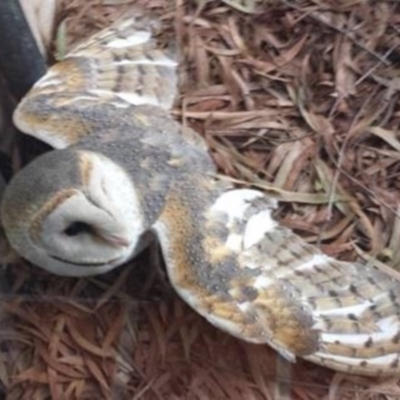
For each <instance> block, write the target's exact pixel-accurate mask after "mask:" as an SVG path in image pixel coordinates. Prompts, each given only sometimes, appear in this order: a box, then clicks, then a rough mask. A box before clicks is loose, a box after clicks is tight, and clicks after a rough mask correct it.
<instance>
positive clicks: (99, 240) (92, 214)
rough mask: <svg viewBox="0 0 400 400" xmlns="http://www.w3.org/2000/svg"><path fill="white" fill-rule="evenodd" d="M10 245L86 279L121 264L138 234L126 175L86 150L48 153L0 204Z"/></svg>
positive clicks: (137, 210)
mask: <svg viewBox="0 0 400 400" xmlns="http://www.w3.org/2000/svg"><path fill="white" fill-rule="evenodd" d="M1 215H2V220H3V224H4V227H5V230H6V232H7V237H8V239H9V241H10V243H11V245H12V246H13V247H14V248H15V249H16V250H17V251H18V252H19V253H20V254H21V255H22V256H23V257H24V258H26V259H27V260H29V261H31V262H32V263H34V264H36V265H38V266H41V267H42V268H45V269H47V270H49V271H51V272H53V273H55V274H59V275H67V276H87V275H93V274H99V273H104V272H107V271H109V270H111V269H113V268H114V267H116V266H118V265H120V264H122V263H124V262H125V261H127V260H128V259H129V258H131V257H132V256H133V255H135V250H136V249H137V247H138V244H139V242H140V239H141V236H142V234H143V233H144V232H145V231H146V227H145V225H146V224H145V219H144V216H143V213H142V212H141V205H140V200H139V195H138V193H137V191H136V189H135V187H134V184H133V183H132V180H131V179H130V178H129V176H128V175H127V174H126V172H125V171H124V170H123V169H122V168H121V167H120V166H119V165H117V164H116V163H114V162H113V161H111V160H110V159H108V158H107V157H105V156H103V155H101V154H97V153H92V152H89V151H80V150H79V151H78V150H72V149H68V150H56V151H53V152H50V153H47V154H45V155H43V156H41V157H39V158H38V159H36V160H35V161H33V162H32V163H31V164H30V167H29V168H28V169H23V170H22V171H20V172H19V173H18V174H17V175H16V176H15V177H14V178H13V180H12V181H11V183H10V185H9V186H8V187H7V190H6V193H5V195H4V200H3V204H2V209H1Z"/></svg>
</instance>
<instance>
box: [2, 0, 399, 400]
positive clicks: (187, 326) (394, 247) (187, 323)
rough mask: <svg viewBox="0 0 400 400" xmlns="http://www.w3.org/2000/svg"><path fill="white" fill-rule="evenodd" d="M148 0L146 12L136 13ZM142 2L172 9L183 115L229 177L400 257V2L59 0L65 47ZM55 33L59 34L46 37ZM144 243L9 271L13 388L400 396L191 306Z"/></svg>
mask: <svg viewBox="0 0 400 400" xmlns="http://www.w3.org/2000/svg"><path fill="white" fill-rule="evenodd" d="M132 10H136V11H132ZM126 12H139V13H142V14H143V15H154V16H156V17H157V18H159V19H160V20H161V22H162V24H161V28H160V34H159V40H160V45H166V44H168V43H169V42H171V41H173V40H175V41H176V43H177V47H178V48H179V53H180V55H181V67H180V98H179V99H178V100H177V102H176V106H175V108H174V110H173V112H172V113H173V115H174V116H175V117H176V118H177V119H178V120H179V121H180V122H182V123H183V124H185V125H186V126H191V127H192V128H193V129H195V130H196V131H197V132H199V133H200V134H201V135H202V136H203V137H204V138H205V140H206V141H207V143H208V146H209V149H210V153H211V155H212V157H213V158H214V161H215V162H216V164H217V165H218V167H219V176H220V177H221V179H229V180H231V181H232V182H234V183H235V184H236V185H238V186H240V187H254V188H257V189H260V190H262V191H264V192H265V193H266V194H267V195H269V196H272V197H275V198H276V199H278V200H279V201H280V207H279V210H278V212H277V215H276V217H277V218H278V219H279V220H280V221H281V223H283V224H285V225H286V226H288V227H290V228H292V229H294V230H295V231H296V232H298V233H299V234H300V235H301V236H302V237H303V238H304V239H305V240H307V241H308V242H312V243H315V244H317V245H319V246H320V247H321V249H322V250H324V251H325V252H327V253H328V254H331V255H333V256H334V257H337V258H339V259H345V260H355V259H357V258H359V257H362V258H365V259H366V260H367V262H372V263H376V264H377V267H378V268H383V269H384V270H386V271H389V272H390V273H391V274H392V275H393V276H395V277H396V279H398V278H397V276H398V268H399V265H400V252H399V249H398V247H399V246H398V244H399V238H400V204H399V203H400V163H399V160H400V157H399V150H400V138H399V126H400V101H399V97H400V83H399V82H400V78H399V67H400V3H399V2H397V1H390V0H387V1H383V0H382V1H380V2H376V1H372V0H340V1H330V0H264V1H257V0H221V1H217V0H208V1H207V0H197V1H196V0H187V1H184V0H175V1H172V0H136V1H133V0H131V1H129V0H73V1H67V0H62V1H59V4H58V10H57V14H56V18H55V21H56V24H55V32H54V39H53V41H52V42H51V46H50V47H51V48H52V51H51V54H52V55H53V57H51V58H50V59H55V57H54V54H58V55H59V56H62V54H64V53H65V49H68V48H70V47H71V45H72V44H73V43H76V42H78V41H79V40H81V39H82V38H83V37H87V36H89V35H90V34H92V33H93V32H95V31H96V30H98V29H100V28H103V27H105V26H107V25H108V24H110V23H111V22H112V21H114V20H115V19H117V18H118V16H120V15H123V14H124V13H126ZM44 47H46V48H47V47H48V46H44ZM151 267H152V262H151V258H150V257H149V255H148V254H144V255H142V256H141V257H139V258H138V259H137V260H134V261H133V262H131V263H130V265H129V266H128V267H126V268H125V267H124V268H120V269H118V270H116V271H112V272H111V273H109V274H106V275H105V276H101V277H94V278H91V279H71V278H60V277H55V276H51V275H50V274H47V273H46V272H44V271H41V270H39V269H37V268H32V267H31V266H29V265H26V264H25V263H24V262H21V261H20V262H18V263H17V264H16V265H14V266H13V268H9V269H8V270H6V271H5V272H4V273H3V276H2V278H3V281H4V282H9V283H10V287H11V289H7V290H3V292H2V297H3V298H2V302H1V309H2V313H1V314H0V319H1V326H2V330H1V331H0V382H1V385H2V386H3V389H4V390H5V391H6V392H7V399H10V400H13V399H47V398H53V399H99V398H102V399H103V398H104V399H166V398H168V399H239V398H246V399H252V400H253V399H254V400H258V399H274V398H292V399H321V398H323V399H354V398H357V399H395V398H399V396H400V386H399V382H398V379H395V378H392V379H386V380H383V381H382V380H379V381H378V380H373V379H370V378H368V379H367V378H363V377H357V376H348V375H345V374H340V373H334V372H332V371H329V370H326V369H324V368H322V367H319V366H316V365H312V364H310V363H307V362H303V361H301V360H300V361H298V362H297V363H296V364H293V365H292V364H287V363H285V362H284V361H282V360H280V359H279V358H278V357H277V355H276V353H275V352H274V351H273V350H272V349H270V348H268V346H257V345H252V344H246V343H243V342H240V341H238V340H236V339H234V338H232V337H230V336H228V335H226V334H224V333H223V332H220V331H218V330H216V329H214V328H213V327H212V326H210V325H209V324H208V323H206V322H205V321H204V320H203V319H202V318H201V317H199V316H198V315H196V314H195V313H194V312H192V311H191V310H189V308H188V307H187V306H186V305H185V304H183V303H182V302H181V301H180V300H179V299H178V298H177V297H176V296H175V294H174V293H172V291H171V290H170V288H169V286H168V284H167V283H165V280H164V278H162V277H156V278H154V279H155V280H154V281H153V284H152V285H150V289H149V290H147V291H145V292H143V290H142V287H141V286H143V285H142V284H141V283H142V282H143V279H145V278H144V277H146V276H148V271H149V269H150V268H151Z"/></svg>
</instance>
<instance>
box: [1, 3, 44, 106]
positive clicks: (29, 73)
mask: <svg viewBox="0 0 400 400" xmlns="http://www.w3.org/2000/svg"><path fill="white" fill-rule="evenodd" d="M0 70H1V71H2V73H3V75H4V77H5V79H6V81H7V84H8V87H9V90H10V92H11V94H12V95H13V96H14V97H15V99H16V100H17V101H18V100H20V99H21V98H22V97H23V96H24V95H25V94H26V92H27V91H28V90H29V89H30V88H31V87H32V85H33V84H34V83H35V82H36V81H37V80H38V79H39V78H40V77H41V76H43V75H44V74H45V72H46V63H45V60H44V58H43V56H42V54H41V53H40V51H39V48H38V46H37V44H36V41H35V39H34V37H33V35H32V32H31V30H30V27H29V25H28V22H27V21H26V19H25V15H24V13H23V10H22V7H21V5H20V3H19V1H18V0H0Z"/></svg>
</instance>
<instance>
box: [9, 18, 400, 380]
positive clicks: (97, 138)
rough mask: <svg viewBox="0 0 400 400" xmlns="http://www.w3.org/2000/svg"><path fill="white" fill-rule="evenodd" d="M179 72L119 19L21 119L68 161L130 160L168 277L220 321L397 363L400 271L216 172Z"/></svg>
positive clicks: (338, 358) (290, 341) (291, 347)
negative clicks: (370, 262)
mask: <svg viewBox="0 0 400 400" xmlns="http://www.w3.org/2000/svg"><path fill="white" fill-rule="evenodd" d="M175 70H176V63H175V61H174V60H173V58H171V57H170V55H168V54H167V53H165V52H163V51H160V50H159V49H157V47H156V45H155V44H154V41H153V39H152V38H151V35H150V32H147V29H145V28H144V25H143V23H142V22H140V21H139V22H138V21H135V22H127V21H124V22H122V23H121V24H119V25H115V26H113V27H111V28H109V29H108V30H105V31H103V32H100V33H99V34H97V35H95V36H93V37H92V38H91V39H90V40H89V41H87V42H85V43H83V44H82V45H80V46H78V47H77V48H76V49H75V50H73V51H72V52H71V53H70V54H69V55H68V56H67V57H66V58H65V60H64V61H62V62H60V63H58V64H56V65H55V66H53V67H52V68H50V69H49V72H48V74H47V75H46V76H45V77H44V78H43V79H41V80H40V81H39V82H38V83H37V84H36V85H35V87H34V88H33V89H32V91H31V92H30V93H29V94H28V95H27V96H26V98H25V99H24V100H23V101H22V102H21V103H20V105H19V106H18V108H17V111H16V113H15V116H14V119H15V122H16V124H17V125H18V126H19V128H20V129H21V130H22V131H24V132H26V133H28V134H31V135H33V136H36V137H37V138H39V139H41V140H43V141H45V142H47V143H49V144H50V145H52V146H54V147H56V148H64V147H67V146H71V148H70V149H69V150H66V153H65V154H66V159H65V162H66V163H67V164H68V162H70V163H74V159H75V158H76V156H74V154H76V153H77V152H78V154H80V153H79V152H81V151H91V152H96V153H100V154H102V155H103V156H106V157H108V158H110V159H111V160H113V161H114V162H116V163H117V164H118V165H120V166H122V167H123V168H124V170H125V171H126V172H127V173H128V174H129V176H130V177H131V179H132V181H133V182H134V185H135V187H136V188H137V189H138V193H140V195H139V197H140V198H139V199H138V200H139V203H140V207H141V210H140V211H141V213H142V214H143V217H144V219H145V223H146V227H148V228H149V229H150V228H151V229H152V230H153V231H154V232H155V233H156V235H157V236H158V238H159V241H160V244H161V247H162V250H163V253H164V258H165V261H166V265H167V271H168V275H169V278H170V281H171V283H172V285H173V286H174V288H175V289H176V291H177V292H178V293H179V295H180V296H181V297H182V298H183V299H184V300H185V301H186V302H187V303H188V304H190V305H191V306H192V307H193V308H194V309H195V310H196V311H198V312H199V313H200V314H201V315H203V316H204V317H205V318H206V319H207V320H208V321H210V322H211V323H212V324H214V325H215V326H217V327H219V328H221V329H223V330H225V331H227V332H229V333H230V334H232V335H234V336H236V337H238V338H241V339H243V340H246V341H249V342H254V343H268V344H269V345H271V346H272V347H274V348H275V349H276V350H277V351H279V352H280V353H281V354H282V355H283V356H284V357H286V358H287V359H289V360H291V361H294V360H295V359H296V357H297V356H300V357H304V358H306V359H309V360H311V361H313V362H316V363H319V364H322V365H326V366H328V367H331V368H334V369H336V370H341V371H348V372H354V373H362V374H367V375H368V374H369V375H379V374H395V373H398V372H399V371H400V365H399V357H400V302H399V296H400V283H399V282H397V281H395V280H393V279H392V278H391V277H389V276H387V275H385V274H383V273H382V272H380V271H378V270H376V269H375V268H373V267H370V266H365V265H360V264H357V263H346V262H340V261H337V260H335V259H333V258H330V257H328V256H326V255H324V254H323V253H321V252H320V251H319V250H318V249H317V248H316V247H314V246H311V245H309V244H307V243H305V242H304V241H303V240H302V239H301V238H300V237H299V236H297V235H295V234H294V233H293V232H291V231H290V230H288V229H287V228H285V227H283V226H281V225H280V224H279V223H278V222H276V221H275V220H274V219H273V218H272V214H271V213H272V212H273V209H274V207H275V203H274V202H273V201H272V200H271V199H269V198H267V197H266V196H264V195H263V194H262V193H260V192H257V191H253V190H245V189H242V190H239V189H237V190H232V187H231V186H230V185H228V184H226V183H222V182H220V181H217V180H215V178H214V175H215V167H214V165H213V163H212V161H211V159H210V157H209V155H208V153H207V152H206V146H205V144H204V142H203V141H202V140H201V139H200V137H199V136H198V135H197V134H196V133H194V132H193V131H191V130H188V129H184V128H183V127H182V126H180V125H179V124H178V123H176V122H175V121H174V120H173V119H172V118H171V116H170V115H169V113H168V111H167V110H168V108H170V106H171V105H172V101H173V98H174V96H175V93H176V75H175ZM58 154H59V153H58ZM51 157H52V156H50V155H49V156H47V161H46V162H47V164H46V165H45V167H46V168H42V167H40V162H38V163H37V164H36V167H31V168H32V170H31V173H32V176H37V177H40V179H41V181H40V182H42V183H43V184H45V183H46V182H45V181H46V180H47V182H48V180H49V179H50V180H51V179H53V178H54V177H53V178H52V176H51V163H53V162H54V163H56V162H62V160H61V158H59V157H58V156H57V154H55V155H54V160H53V161H52V159H51ZM60 160H61V161H60ZM39 167H40V168H39ZM75 167H76V166H70V168H68V167H66V168H62V170H63V173H64V174H67V175H66V176H65V177H64V178H63V177H62V176H59V177H58V179H54V185H50V186H49V188H50V189H49V191H50V192H51V193H49V192H48V193H46V194H47V196H50V197H51V196H53V195H57V193H56V192H59V191H63V190H64V189H65V190H68V188H69V187H70V186H73V184H74V182H71V184H70V183H69V181H70V180H72V181H76V180H77V179H78V178H76V176H78V175H79V171H77V170H76V168H75ZM27 168H29V166H28V167H27ZM35 168H36V170H35ZM71 168H72V169H71ZM44 171H48V172H44ZM68 171H69V172H68ZM68 174H69V175H68ZM71 174H72V175H71ZM74 174H75V175H76V176H75V175H74ZM27 176H28V175H25V178H26V177H27ZM74 176H75V177H74ZM25 178H24V179H25ZM17 179H18V178H17ZM21 179H23V178H21ZM61 181H62V182H61ZM35 182H36V181H35V180H34V179H28V180H26V182H25V183H23V185H22V186H24V188H23V190H25V192H24V194H23V195H21V196H20V198H19V202H17V203H15V204H16V206H17V207H15V210H14V214H13V215H14V216H15V218H17V216H20V215H26V218H29V213H31V211H30V210H31V209H32V207H34V206H35V207H36V208H37V207H38V206H39V204H37V203H43V202H46V200H47V199H46V196H44V195H43V196H39V197H38V198H36V200H33V198H32V194H33V193H30V191H32V192H33V191H35V187H36V185H35ZM75 184H76V182H75ZM60 185H61V186H60ZM53 186H54V187H53ZM38 187H39V186H38ZM36 189H37V188H36ZM43 193H44V190H43ZM6 195H7V196H12V193H8V194H6ZM35 201H36V204H31V203H34V202H35ZM10 203H12V199H10ZM24 213H25V214H24ZM10 218H11V219H12V218H14V217H13V216H12V215H11V216H10Z"/></svg>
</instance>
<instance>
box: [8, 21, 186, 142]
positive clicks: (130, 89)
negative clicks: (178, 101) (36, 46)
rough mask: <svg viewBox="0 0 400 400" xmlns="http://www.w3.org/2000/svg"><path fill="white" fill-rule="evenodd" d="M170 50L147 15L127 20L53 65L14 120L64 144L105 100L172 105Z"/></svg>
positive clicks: (116, 105)
mask: <svg viewBox="0 0 400 400" xmlns="http://www.w3.org/2000/svg"><path fill="white" fill-rule="evenodd" d="M168 53H169V52H168V51H167V50H164V51H163V50H160V49H159V48H157V46H156V43H155V40H154V39H153V38H152V34H151V31H149V29H148V27H146V28H145V24H144V22H143V21H137V20H134V19H127V20H123V21H122V22H119V23H118V24H116V25H115V26H112V27H110V28H107V29H105V30H104V31H101V32H99V33H98V34H96V35H94V36H93V37H92V38H91V39H90V40H88V41H87V42H84V43H82V44H81V45H79V46H78V47H76V48H75V49H74V50H72V51H71V52H70V53H68V54H67V55H66V57H65V58H64V60H63V61H61V62H58V63H57V64H55V65H54V66H52V67H51V68H50V69H49V70H48V72H47V74H46V75H45V76H44V77H43V78H42V79H40V80H39V81H38V82H37V83H36V84H35V85H34V87H33V88H32V89H31V91H30V92H29V93H28V94H27V96H26V97H25V98H24V99H23V100H22V101H21V102H20V104H19V105H18V107H17V109H16V111H15V113H14V122H15V124H16V126H17V127H18V128H19V129H20V130H21V131H22V132H25V133H27V134H30V135H32V136H35V137H36V138H38V139H40V140H42V141H44V142H46V143H48V144H50V145H51V146H53V147H55V148H64V147H67V146H69V145H71V144H73V143H76V142H77V141H79V140H80V139H81V138H82V137H83V136H85V135H86V134H88V133H89V132H90V131H91V126H88V121H87V118H89V119H90V114H93V113H95V112H96V111H97V112H101V111H102V107H103V106H104V105H107V107H109V108H110V107H112V108H113V109H121V108H122V109H124V108H130V107H131V106H132V105H134V106H135V105H141V104H147V105H154V106H157V107H159V108H163V109H169V108H170V107H171V106H172V103H173V101H174V98H175V95H176V91H177V77H176V68H177V65H178V64H177V62H176V61H175V59H174V58H173V56H172V54H168ZM126 113H128V111H126ZM117 115H118V113H117ZM82 117H83V118H82ZM113 119H115V117H114V118H113ZM103 122H104V119H103Z"/></svg>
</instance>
